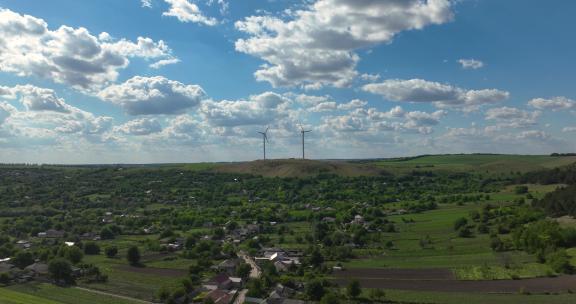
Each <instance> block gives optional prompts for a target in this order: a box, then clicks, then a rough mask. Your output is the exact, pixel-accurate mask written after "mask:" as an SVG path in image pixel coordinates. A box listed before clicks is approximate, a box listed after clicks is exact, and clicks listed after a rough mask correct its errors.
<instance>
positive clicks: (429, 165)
mask: <svg viewBox="0 0 576 304" xmlns="http://www.w3.org/2000/svg"><path fill="white" fill-rule="evenodd" d="M574 162H576V157H575V156H569V157H553V156H546V155H494V154H459V155H430V156H421V157H414V158H407V159H392V160H381V161H375V162H371V164H372V165H375V166H377V167H380V168H383V169H386V170H387V171H391V172H406V171H412V170H425V171H436V170H441V171H457V172H463V171H475V172H486V173H509V172H529V171H535V170H540V169H549V168H555V167H561V166H565V165H569V164H572V163H574Z"/></svg>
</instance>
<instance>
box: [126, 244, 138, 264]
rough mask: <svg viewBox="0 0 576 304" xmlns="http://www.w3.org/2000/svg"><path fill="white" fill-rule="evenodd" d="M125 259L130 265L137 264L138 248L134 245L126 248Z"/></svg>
mask: <svg viewBox="0 0 576 304" xmlns="http://www.w3.org/2000/svg"><path fill="white" fill-rule="evenodd" d="M126 259H127V260H128V262H129V263H130V265H132V266H137V265H139V264H140V249H138V247H136V246H132V247H130V248H128V253H127V254H126Z"/></svg>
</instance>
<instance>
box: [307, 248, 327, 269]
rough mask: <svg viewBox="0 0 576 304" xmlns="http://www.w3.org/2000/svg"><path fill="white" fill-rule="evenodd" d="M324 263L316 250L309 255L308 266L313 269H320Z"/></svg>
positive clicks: (320, 254)
mask: <svg viewBox="0 0 576 304" xmlns="http://www.w3.org/2000/svg"><path fill="white" fill-rule="evenodd" d="M322 263H324V257H323V256H322V253H320V250H318V248H315V249H314V251H312V254H311V255H310V264H312V266H314V267H320V266H321V265H322Z"/></svg>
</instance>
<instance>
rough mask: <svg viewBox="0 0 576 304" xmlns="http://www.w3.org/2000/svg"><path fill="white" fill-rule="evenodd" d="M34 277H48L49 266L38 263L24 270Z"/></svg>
mask: <svg viewBox="0 0 576 304" xmlns="http://www.w3.org/2000/svg"><path fill="white" fill-rule="evenodd" d="M24 270H25V271H27V272H29V273H30V274H31V275H32V276H40V277H45V276H48V264H45V263H39V262H36V263H34V264H32V265H29V266H27V267H26V268H24Z"/></svg>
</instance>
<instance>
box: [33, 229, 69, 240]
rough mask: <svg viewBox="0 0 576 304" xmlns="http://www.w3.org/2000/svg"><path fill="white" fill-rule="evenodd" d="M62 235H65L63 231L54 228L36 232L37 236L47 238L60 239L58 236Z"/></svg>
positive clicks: (61, 236)
mask: <svg viewBox="0 0 576 304" xmlns="http://www.w3.org/2000/svg"><path fill="white" fill-rule="evenodd" d="M64 235H65V232H64V231H59V230H54V229H50V230H46V231H45V232H39V233H38V237H39V238H47V239H60V238H63V237H64Z"/></svg>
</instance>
